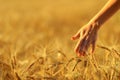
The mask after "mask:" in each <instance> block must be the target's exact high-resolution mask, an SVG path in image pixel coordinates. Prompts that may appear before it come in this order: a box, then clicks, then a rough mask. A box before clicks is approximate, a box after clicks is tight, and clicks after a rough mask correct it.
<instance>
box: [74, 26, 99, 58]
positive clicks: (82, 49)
mask: <svg viewBox="0 0 120 80" xmlns="http://www.w3.org/2000/svg"><path fill="white" fill-rule="evenodd" d="M97 32H98V25H97V24H87V25H85V26H83V27H82V28H81V29H80V30H79V31H78V32H77V33H76V34H75V35H74V36H73V37H72V40H76V39H79V41H78V43H77V45H76V47H75V52H76V53H77V55H78V56H84V55H86V52H87V50H88V48H89V47H90V46H91V47H92V48H91V53H93V52H94V50H95V43H96V39H97Z"/></svg>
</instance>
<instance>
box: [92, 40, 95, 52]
mask: <svg viewBox="0 0 120 80" xmlns="http://www.w3.org/2000/svg"><path fill="white" fill-rule="evenodd" d="M94 51H95V41H94V42H93V43H92V49H91V53H93V52H94Z"/></svg>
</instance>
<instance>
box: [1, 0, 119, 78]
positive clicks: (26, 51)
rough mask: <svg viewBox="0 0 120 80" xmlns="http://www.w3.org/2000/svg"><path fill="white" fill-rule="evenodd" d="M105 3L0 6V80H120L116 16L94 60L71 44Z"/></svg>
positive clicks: (33, 1) (68, 0) (54, 0)
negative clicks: (78, 53)
mask: <svg viewBox="0 0 120 80" xmlns="http://www.w3.org/2000/svg"><path fill="white" fill-rule="evenodd" d="M106 2H107V0H99V1H98V0H0V80H120V36H119V35H120V11H118V12H117V13H116V14H115V15H114V16H113V17H112V18H111V19H110V20H109V21H107V22H106V23H105V24H104V25H103V26H102V27H101V29H100V31H99V35H98V39H97V45H96V50H95V52H94V54H91V55H88V56H86V57H80V58H78V57H77V56H76V54H75V52H74V47H75V45H76V43H77V41H71V40H70V38H71V36H72V35H74V34H75V33H76V31H77V30H78V29H80V28H81V27H82V26H83V25H85V24H86V23H87V22H88V21H89V20H90V19H91V18H92V17H93V16H94V15H95V14H96V13H97V12H98V11H99V10H100V9H101V8H102V6H103V5H104V4H105V3H106Z"/></svg>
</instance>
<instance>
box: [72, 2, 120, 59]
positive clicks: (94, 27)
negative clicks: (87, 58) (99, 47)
mask: <svg viewBox="0 0 120 80" xmlns="http://www.w3.org/2000/svg"><path fill="white" fill-rule="evenodd" d="M119 9H120V0H109V1H108V2H107V3H106V4H105V6H104V7H103V8H102V9H101V10H100V11H99V12H98V13H97V14H96V15H95V16H94V17H93V18H92V19H91V20H90V21H89V22H88V23H87V24H86V25H84V26H83V27H82V28H81V29H80V30H78V32H77V33H76V34H75V35H74V36H73V37H72V40H76V39H79V41H78V43H77V45H76V47H75V52H76V53H77V55H78V56H79V57H80V56H84V55H86V53H87V51H88V48H89V47H90V46H91V53H93V52H94V50H95V45H96V39H97V34H98V31H99V29H100V27H101V26H102V25H103V24H104V23H105V22H106V21H107V20H108V19H109V18H110V17H111V16H112V15H114V14H115V13H116V12H117V11H118V10H119Z"/></svg>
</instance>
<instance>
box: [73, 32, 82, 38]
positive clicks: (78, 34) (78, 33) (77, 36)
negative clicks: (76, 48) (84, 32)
mask: <svg viewBox="0 0 120 80" xmlns="http://www.w3.org/2000/svg"><path fill="white" fill-rule="evenodd" d="M79 37H80V32H77V33H76V34H75V35H74V36H72V37H71V39H72V40H76V39H78V38H79Z"/></svg>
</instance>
